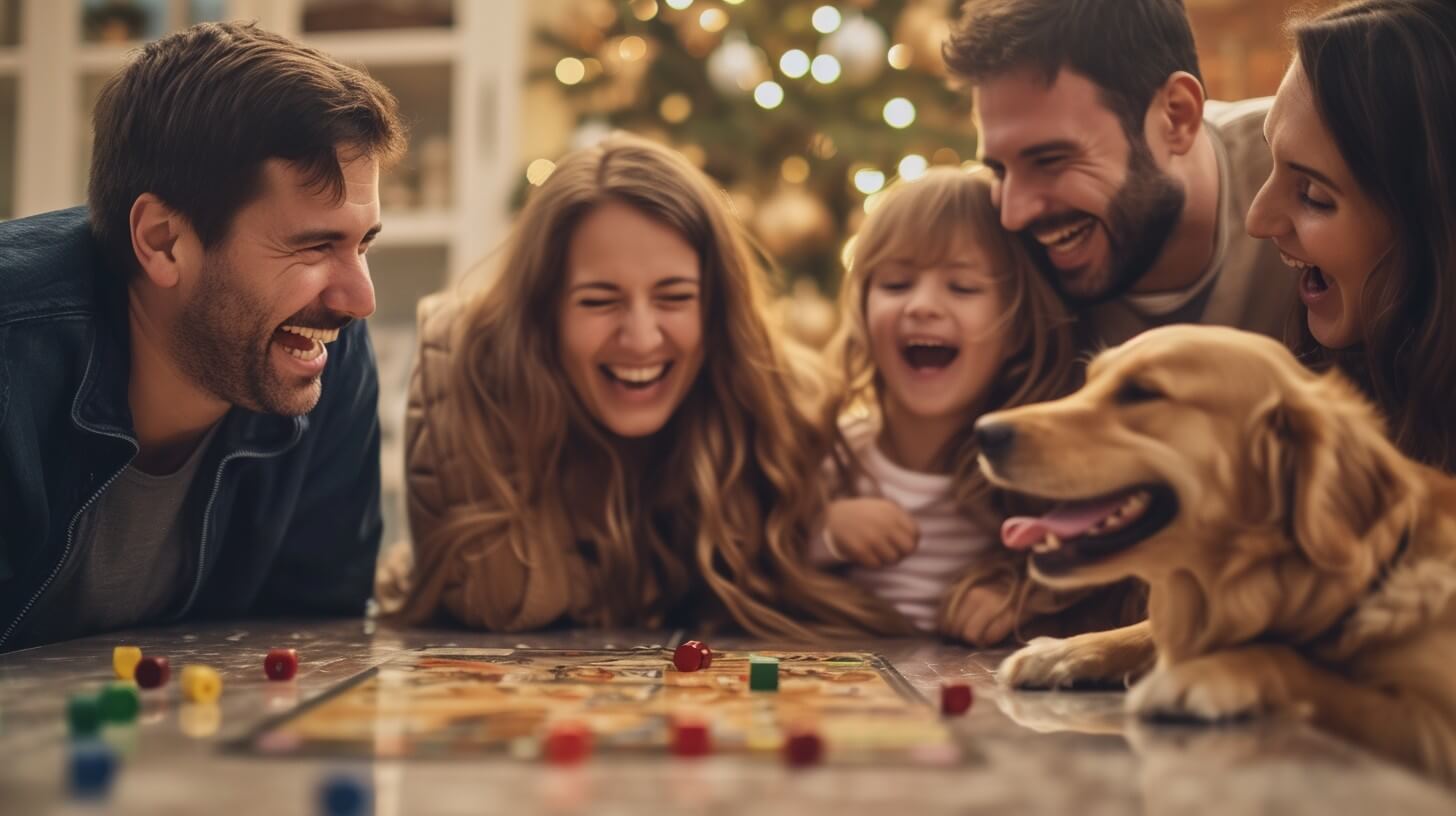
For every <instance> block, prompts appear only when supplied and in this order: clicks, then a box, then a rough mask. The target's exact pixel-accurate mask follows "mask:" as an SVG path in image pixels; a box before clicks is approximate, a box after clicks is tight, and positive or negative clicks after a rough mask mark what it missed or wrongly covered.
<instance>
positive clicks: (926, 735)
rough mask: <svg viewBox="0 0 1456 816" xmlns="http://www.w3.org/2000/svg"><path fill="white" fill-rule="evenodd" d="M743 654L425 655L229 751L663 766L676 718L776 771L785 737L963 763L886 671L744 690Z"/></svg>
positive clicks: (802, 668) (849, 750) (813, 674)
mask: <svg viewBox="0 0 1456 816" xmlns="http://www.w3.org/2000/svg"><path fill="white" fill-rule="evenodd" d="M749 654H750V653H749V652H738V651H728V652H722V653H719V654H717V655H716V656H715V657H714V659H713V663H712V665H711V666H710V667H709V668H706V669H703V670H700V671H696V672H679V671H677V670H676V669H674V668H673V665H672V653H671V652H670V651H667V650H663V649H633V650H626V651H569V650H540V649H425V650H418V651H414V652H409V653H406V654H404V655H401V656H399V657H397V658H396V659H394V660H392V661H390V662H389V663H386V664H384V665H382V666H379V667H377V668H375V669H372V670H370V671H368V672H365V673H363V674H360V675H358V676H356V677H354V678H352V679H350V680H347V681H345V682H343V683H341V684H340V685H339V686H338V687H337V688H335V689H333V690H331V691H330V692H328V693H327V694H325V695H323V696H322V697H320V698H318V699H316V700H313V701H310V702H309V703H306V704H304V705H303V706H301V707H300V708H298V709H296V710H294V711H291V712H288V713H286V714H284V715H282V716H280V717H277V718H274V719H272V720H270V721H266V722H264V723H263V724H262V725H261V726H260V727H259V728H258V729H257V730H255V731H254V732H253V733H252V734H250V735H248V736H246V737H244V738H243V739H242V740H240V741H239V743H238V745H237V746H236V747H238V748H239V749H241V750H243V751H246V752H250V753H261V754H267V755H273V756H277V755H295V754H296V755H310V756H335V757H338V756H358V757H368V756H374V757H391V758H394V757H431V756H433V757H478V756H488V755H496V754H498V755H501V756H503V757H515V758H518V759H529V758H533V757H534V756H535V755H537V753H538V752H537V751H534V750H533V746H535V745H539V740H540V738H541V737H542V735H543V734H544V733H545V732H546V730H547V729H548V728H549V727H550V726H551V725H553V724H555V723H560V722H574V723H581V724H585V725H586V726H588V727H589V728H590V729H591V731H592V732H593V735H594V743H595V753H596V754H597V755H598V756H602V755H605V756H607V757H610V756H613V755H618V756H620V755H630V754H637V755H642V754H654V753H655V754H661V755H664V756H669V751H668V744H669V737H670V732H671V725H672V723H673V721H674V719H675V718H692V719H695V720H697V721H699V722H704V723H706V724H707V725H708V726H709V728H710V729H711V734H712V742H713V752H714V753H716V754H735V755H740V756H749V757H755V756H761V757H769V758H775V759H776V758H777V756H776V754H777V752H778V751H780V749H781V747H782V745H783V740H784V738H785V734H786V733H787V732H788V731H789V730H790V729H802V728H809V729H813V730H815V731H817V733H819V734H820V735H821V737H822V739H823V741H824V745H825V749H826V750H825V761H826V762H830V763H853V762H873V763H876V764H887V763H888V764H900V763H906V764H947V765H955V764H963V763H965V762H966V761H967V758H968V752H967V751H966V750H965V746H963V745H962V744H961V743H960V742H959V740H958V739H957V737H956V735H955V733H954V732H953V731H952V729H950V728H949V727H948V726H947V724H946V723H945V722H943V721H942V720H941V719H940V716H939V715H938V714H937V713H936V711H935V710H934V709H932V708H931V707H930V706H929V705H928V704H927V703H926V701H925V700H924V698H922V697H921V696H920V695H919V694H918V693H917V692H916V691H915V690H914V689H913V688H912V687H911V686H910V685H909V683H908V682H906V680H905V678H904V677H902V676H901V675H900V674H899V672H897V671H896V670H895V669H894V668H893V667H892V666H891V665H890V664H889V663H888V661H886V660H885V659H884V658H882V657H880V656H878V655H874V654H869V653H864V652H809V651H802V652H779V651H755V652H753V653H752V654H756V655H762V656H767V657H775V658H778V660H779V678H780V681H779V682H780V687H779V690H778V691H776V692H767V691H750V690H749V688H748V681H747V677H746V675H747V671H748V658H749Z"/></svg>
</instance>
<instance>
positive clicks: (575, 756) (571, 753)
mask: <svg viewBox="0 0 1456 816" xmlns="http://www.w3.org/2000/svg"><path fill="white" fill-rule="evenodd" d="M591 751H592V733H591V729H589V728H587V727H586V726H584V725H581V724H580V723H572V722H563V723H557V724H556V725H553V726H551V730H550V731H549V732H548V733H547V734H546V745H545V751H544V752H545V754H546V759H547V761H548V762H550V763H551V764H553V765H575V764H576V763H578V762H581V761H582V760H584V759H586V758H587V757H589V756H591Z"/></svg>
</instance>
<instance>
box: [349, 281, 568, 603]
mask: <svg viewBox="0 0 1456 816" xmlns="http://www.w3.org/2000/svg"><path fill="white" fill-rule="evenodd" d="M460 300H461V299H460V297H459V296H458V295H456V294H454V293H446V294H439V295H432V296H430V297H427V298H425V299H424V300H422V301H420V305H419V309H418V319H419V332H420V337H419V351H418V356H417V358H416V360H415V368H414V374H413V376H412V378H411V380H410V391H409V402H408V407H407V408H406V413H405V480H406V485H407V490H408V502H409V522H410V536H411V538H412V539H413V545H412V546H411V545H410V544H400V545H396V546H395V547H393V548H391V549H390V550H389V551H388V552H387V553H385V555H384V557H383V558H382V559H381V561H380V567H379V572H378V575H377V578H376V582H375V596H376V598H377V600H378V601H379V603H380V606H381V608H382V610H383V611H384V612H386V613H395V612H399V611H400V610H401V609H402V608H403V606H404V602H405V600H406V598H407V597H408V595H409V593H410V590H411V588H412V584H413V583H414V582H415V581H416V580H417V579H418V576H417V575H416V574H415V571H416V566H417V562H418V564H419V565H424V564H427V563H429V562H430V557H431V555H432V554H431V553H428V552H421V550H420V548H422V547H428V546H429V545H430V542H431V541H432V538H433V536H434V534H435V533H436V531H437V530H439V528H440V526H441V525H442V524H443V523H444V521H445V520H446V518H447V517H448V515H449V513H450V511H451V510H452V509H454V508H456V507H458V506H461V505H463V504H465V503H466V496H465V494H464V490H463V487H462V486H463V485H464V484H465V478H464V477H463V475H462V472H461V469H462V468H466V467H468V466H469V463H468V462H467V461H466V459H465V457H464V455H463V453H462V451H461V447H460V444H459V441H458V439H457V438H456V434H455V429H454V428H453V420H451V419H450V418H449V416H448V414H447V412H446V410H445V405H446V402H445V396H446V393H447V382H448V376H449V369H450V362H451V353H452V348H455V347H457V346H458V344H459V339H458V335H459V329H460V321H459V320H457V319H456V318H457V316H458V314H459V307H458V304H459V303H460ZM430 572H431V574H429V575H426V576H425V581H426V584H427V585H426V586H424V587H422V592H421V594H420V596H419V597H417V598H415V599H414V601H413V603H411V604H410V608H411V611H419V610H430V611H440V610H443V611H445V612H448V613H449V615H450V616H451V617H453V618H455V619H457V620H458V621H460V622H461V623H463V624H465V625H467V626H472V627H476V628H482V629H488V630H494V631H522V630H528V629H538V628H541V627H543V626H546V625H548V624H550V623H552V622H553V621H555V620H557V619H559V618H562V617H569V618H571V619H572V620H574V621H576V622H577V623H581V624H585V625H591V624H592V623H593V622H594V620H593V619H594V617H595V616H594V614H593V604H592V603H591V599H590V597H589V594H588V589H589V587H590V581H589V580H588V579H589V576H588V575H587V570H586V565H585V563H584V562H583V561H582V558H581V556H580V555H579V553H577V552H576V551H575V550H574V549H571V548H566V547H537V548H535V549H534V550H533V551H532V552H531V553H529V554H525V553H517V552H513V551H512V550H511V549H510V548H509V547H506V546H498V545H497V546H491V545H489V544H486V543H482V545H481V546H480V547H478V548H474V549H472V550H471V551H470V552H469V553H467V554H466V555H465V556H464V557H455V558H449V559H447V560H446V563H444V564H442V565H440V567H439V568H438V570H435V571H430ZM407 617H409V618H411V619H414V620H421V619H424V615H423V614H408V615H407Z"/></svg>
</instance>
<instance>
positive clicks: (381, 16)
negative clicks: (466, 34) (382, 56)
mask: <svg viewBox="0 0 1456 816" xmlns="http://www.w3.org/2000/svg"><path fill="white" fill-rule="evenodd" d="M454 24H455V9H454V3H452V2H451V0H304V4H303V30H304V31H308V32H317V31H361V30H365V29H371V30H372V29H382V28H449V27H450V26H452V25H454Z"/></svg>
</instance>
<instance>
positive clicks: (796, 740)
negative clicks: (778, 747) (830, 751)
mask: <svg viewBox="0 0 1456 816" xmlns="http://www.w3.org/2000/svg"><path fill="white" fill-rule="evenodd" d="M823 759H824V740H822V739H820V738H819V734H818V733H816V732H814V731H807V730H803V731H795V732H793V733H791V734H789V736H788V738H786V739H785V740H784V761H785V762H787V763H788V764H789V767H791V768H807V767H808V766H810V765H818V764H819V762H820V761H821V760H823Z"/></svg>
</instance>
